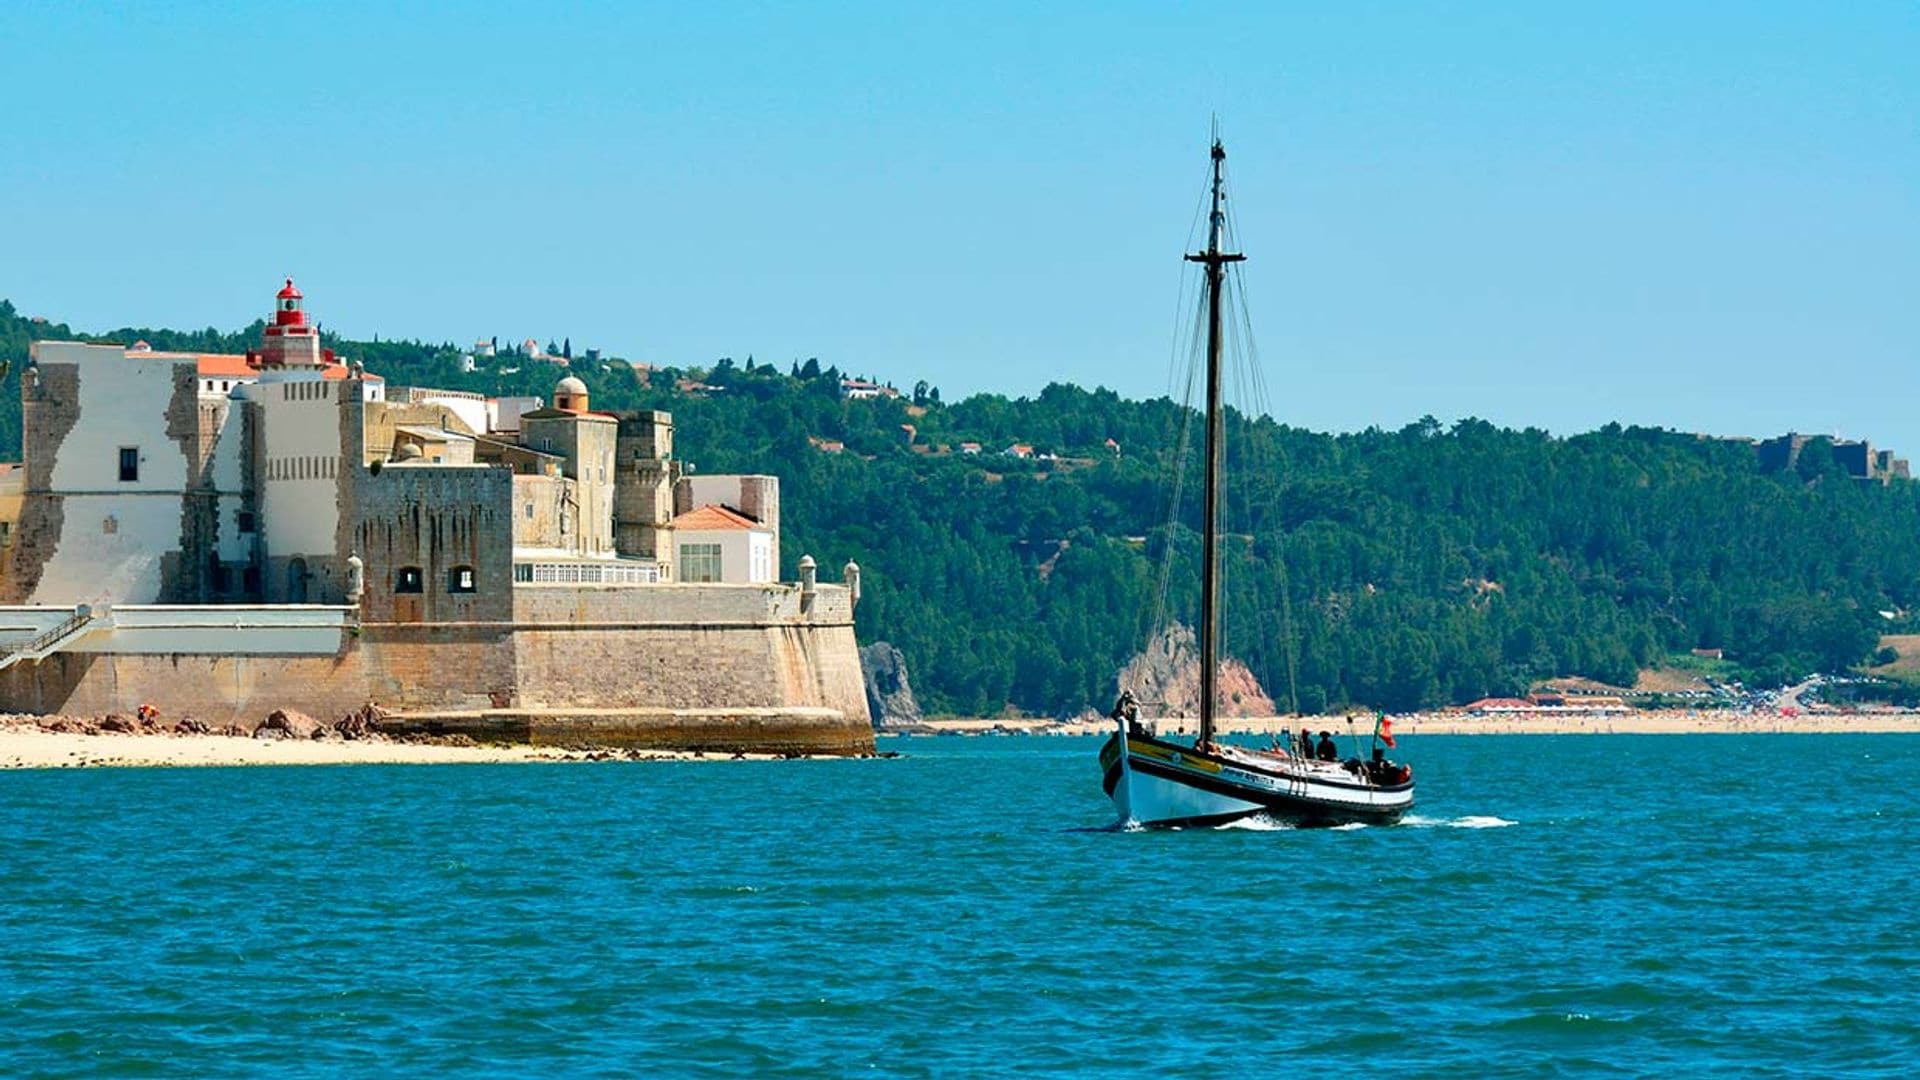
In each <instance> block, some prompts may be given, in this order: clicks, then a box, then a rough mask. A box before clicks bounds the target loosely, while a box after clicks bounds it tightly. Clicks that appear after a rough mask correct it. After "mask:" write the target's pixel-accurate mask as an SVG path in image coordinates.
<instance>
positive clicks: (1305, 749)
mask: <svg viewBox="0 0 1920 1080" xmlns="http://www.w3.org/2000/svg"><path fill="white" fill-rule="evenodd" d="M1300 756H1301V757H1303V758H1306V759H1307V760H1308V761H1312V760H1313V732H1311V731H1308V730H1307V729H1306V728H1301V729H1300Z"/></svg>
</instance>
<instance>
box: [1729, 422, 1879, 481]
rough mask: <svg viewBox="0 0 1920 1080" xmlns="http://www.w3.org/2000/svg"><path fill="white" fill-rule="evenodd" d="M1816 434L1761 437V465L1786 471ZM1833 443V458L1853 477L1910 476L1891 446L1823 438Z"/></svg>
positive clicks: (1769, 468)
mask: <svg viewBox="0 0 1920 1080" xmlns="http://www.w3.org/2000/svg"><path fill="white" fill-rule="evenodd" d="M1819 438H1824V437H1823V436H1817V435H1801V434H1798V433H1796V432H1791V431H1790V432H1788V433H1786V434H1785V435H1782V436H1780V437H1779V438H1775V439H1763V440H1761V441H1760V442H1759V443H1757V444H1756V445H1755V450H1756V451H1757V452H1758V453H1759V455H1760V467H1761V468H1762V469H1764V470H1766V471H1768V472H1787V471H1790V470H1791V469H1793V468H1794V467H1795V466H1797V465H1798V464H1799V463H1800V454H1801V452H1802V451H1804V450H1805V449H1806V448H1807V445H1808V444H1809V443H1811V442H1813V441H1814V440H1815V439H1819ZM1826 442H1828V443H1829V444H1830V445H1831V446H1832V447H1833V459H1834V461H1835V462H1836V463H1838V464H1839V466H1840V467H1841V468H1843V469H1845V470H1846V471H1847V475H1848V476H1851V477H1853V478H1854V479H1855V480H1860V481H1866V482H1877V483H1882V484H1884V483H1886V482H1888V481H1889V480H1892V479H1895V478H1899V479H1902V480H1905V479H1909V478H1910V477H1911V475H1912V474H1911V471H1910V470H1909V468H1908V466H1907V459H1906V458H1897V457H1894V456H1893V451H1891V450H1875V449H1874V448H1873V445H1872V444H1871V443H1868V442H1866V441H1864V440H1863V441H1859V442H1855V441H1852V440H1849V439H1826Z"/></svg>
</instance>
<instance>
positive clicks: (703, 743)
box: [0, 586, 873, 753]
mask: <svg viewBox="0 0 1920 1080" xmlns="http://www.w3.org/2000/svg"><path fill="white" fill-rule="evenodd" d="M514 593H515V600H516V603H515V612H514V621H513V622H368V623H362V624H359V625H357V626H352V627H349V628H348V629H346V630H344V631H343V632H341V640H340V646H339V649H338V650H337V651H336V652H335V653H333V654H332V655H318V656H315V655H278V656H276V655H232V654H222V653H217V652H215V651H214V650H212V649H209V650H207V651H204V652H171V653H132V652H61V653H56V654H54V655H52V656H49V657H47V658H46V659H44V660H40V661H37V662H21V663H17V664H14V665H12V666H11V667H7V668H4V669H0V711H11V712H32V713H68V714H78V715H89V716H98V715H103V714H105V713H109V712H119V713H124V714H131V713H132V712H133V711H134V709H135V708H136V707H138V706H139V705H140V704H141V703H142V702H149V703H152V704H153V705H155V706H157V707H158V708H160V709H161V711H162V713H163V714H164V715H166V716H169V717H174V718H178V717H181V716H193V717H195V718H197V719H200V720H203V721H206V722H208V723H211V724H226V723H252V722H257V721H259V720H260V719H261V718H263V717H264V716H265V715H266V714H267V713H268V712H271V711H272V710H274V709H277V708H295V709H299V710H301V711H303V712H306V713H310V714H312V715H314V716H316V717H321V718H326V719H334V718H338V717H340V716H343V715H345V714H346V713H348V712H351V711H354V710H356V709H358V708H360V707H361V706H363V705H365V704H366V703H368V702H370V701H371V702H375V703H378V704H379V705H380V706H382V707H383V708H386V709H389V710H393V711H396V712H398V713H400V714H402V716H401V720H402V722H405V719H406V717H407V716H409V715H414V716H417V717H418V718H419V719H418V722H417V723H414V724H412V726H414V727H416V728H419V729H421V730H433V731H454V730H457V731H462V732H465V733H468V734H472V735H474V736H475V737H481V738H496V739H514V740H522V741H524V740H526V739H528V738H530V737H531V736H530V734H529V733H530V732H535V731H537V733H538V739H537V740H536V741H542V742H549V743H567V742H573V743H581V744H586V743H593V744H600V745H616V746H647V747H681V748H699V749H726V750H744V751H759V752H774V753H784V752H802V753H870V752H872V750H873V735H872V723H871V720H870V719H869V716H868V713H867V703H866V693H865V685H864V683H863V681H862V675H861V670H860V662H859V654H858V650H857V648H856V646H855V643H854V634H853V623H852V619H851V615H852V609H851V602H850V600H849V598H848V597H847V595H846V590H845V589H843V588H839V587H835V586H822V587H821V588H820V590H819V592H818V593H817V594H816V595H815V597H814V600H813V604H812V606H811V608H810V610H809V611H808V612H806V613H805V614H803V613H802V612H801V610H800V605H801V598H800V596H799V591H798V590H797V589H796V588H794V587H793V586H784V587H783V586H764V587H758V586H756V587H747V586H656V587H642V588H627V589H615V588H603V587H595V586H582V587H578V588H573V587H535V588H522V589H516V590H514ZM522 597H525V599H524V601H522ZM242 633H244V632H242Z"/></svg>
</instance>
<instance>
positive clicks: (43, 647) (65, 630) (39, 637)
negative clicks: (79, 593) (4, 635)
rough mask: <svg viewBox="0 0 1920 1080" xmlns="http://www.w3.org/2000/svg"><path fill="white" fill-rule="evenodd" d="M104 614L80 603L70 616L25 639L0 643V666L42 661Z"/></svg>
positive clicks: (89, 630)
mask: <svg viewBox="0 0 1920 1080" xmlns="http://www.w3.org/2000/svg"><path fill="white" fill-rule="evenodd" d="M103 614H104V612H96V611H95V610H94V609H93V608H92V607H91V606H89V605H87V604H81V605H80V606H79V607H76V608H74V609H73V614H72V615H69V616H67V617H66V618H64V619H62V620H60V621H59V622H58V623H55V624H54V625H53V626H50V627H48V628H47V629H45V630H42V631H41V632H39V633H38V634H35V635H33V636H32V637H30V638H27V639H26V640H25V641H15V642H10V643H8V644H6V645H3V646H0V669H4V668H9V667H12V666H13V665H14V664H17V663H19V662H20V661H22V660H44V659H46V658H47V657H49V656H52V655H53V654H54V653H57V652H59V651H60V650H61V649H64V648H66V647H67V646H68V645H69V644H72V643H73V642H75V641H78V640H79V639H80V638H83V637H85V636H86V635H88V634H90V633H92V632H93V630H94V622H95V621H96V620H97V619H99V618H100V617H101V616H102V615H103Z"/></svg>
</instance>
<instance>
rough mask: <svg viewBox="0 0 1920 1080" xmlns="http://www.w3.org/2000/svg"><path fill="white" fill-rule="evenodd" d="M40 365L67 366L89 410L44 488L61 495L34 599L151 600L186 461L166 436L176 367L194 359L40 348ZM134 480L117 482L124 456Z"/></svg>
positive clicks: (172, 544) (169, 543)
mask: <svg viewBox="0 0 1920 1080" xmlns="http://www.w3.org/2000/svg"><path fill="white" fill-rule="evenodd" d="M34 355H35V356H36V357H37V358H38V360H39V361H40V363H42V364H73V365H74V366H75V367H76V369H77V370H78V372H79V376H80V386H81V388H82V393H83V394H84V396H85V407H84V408H82V409H80V410H79V415H78V419H77V420H76V421H75V422H74V425H73V428H72V430H71V431H69V432H68V433H67V436H66V438H65V439H64V440H63V441H62V442H61V444H60V448H59V452H58V455H57V456H56V458H55V460H54V463H53V469H52V479H51V484H50V490H51V491H52V492H53V493H55V494H57V495H60V496H62V497H63V500H64V506H63V520H62V524H61V530H60V540H59V543H58V546H57V548H56V549H55V551H54V554H53V556H52V557H51V558H50V559H48V560H47V563H46V565H45V567H44V569H43V570H42V572H41V576H40V582H39V585H38V587H37V588H36V589H35V590H34V593H33V596H32V597H31V600H32V601H33V602H34V603H41V604H77V603H85V602H98V601H111V602H115V603H147V602H151V601H153V600H156V599H158V598H159V596H160V589H161V576H160V569H161V566H160V560H161V555H162V553H164V552H168V551H174V550H177V549H178V548H179V547H180V513H181V498H182V495H183V494H184V493H185V491H186V486H187V460H186V457H185V455H184V454H183V453H182V451H181V448H180V446H179V444H178V443H176V442H175V441H174V440H173V439H172V438H171V437H169V435H168V433H167V408H168V405H169V404H170V403H171V401H172V400H173V393H174V369H175V368H176V367H177V366H179V365H181V364H188V365H191V364H192V363H193V361H192V360H181V359H178V358H171V359H170V358H166V357H143V356H141V355H140V354H138V353H134V354H128V353H127V352H126V350H125V349H123V348H121V347H120V346H118V345H83V344H78V343H74V342H40V343H38V345H37V347H36V348H35V350H34ZM123 447H125V448H133V449H135V450H136V451H137V453H138V458H139V476H138V478H137V479H135V480H128V481H123V480H121V479H120V451H121V449H122V448H123Z"/></svg>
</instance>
